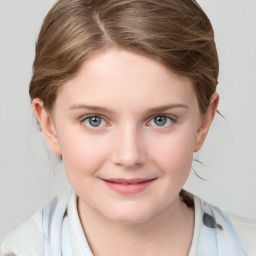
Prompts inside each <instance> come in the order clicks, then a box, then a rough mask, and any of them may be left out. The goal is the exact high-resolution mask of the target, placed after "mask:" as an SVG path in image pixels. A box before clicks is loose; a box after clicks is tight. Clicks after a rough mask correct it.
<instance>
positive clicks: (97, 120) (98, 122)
mask: <svg viewBox="0 0 256 256" xmlns="http://www.w3.org/2000/svg"><path fill="white" fill-rule="evenodd" d="M84 123H85V124H86V125H87V126H91V127H101V126H104V125H106V122H105V121H104V119H103V118H101V117H100V116H89V117H87V118H86V119H85V120H84Z"/></svg>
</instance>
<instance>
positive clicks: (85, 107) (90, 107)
mask: <svg viewBox="0 0 256 256" xmlns="http://www.w3.org/2000/svg"><path fill="white" fill-rule="evenodd" d="M75 109H88V110H92V111H99V112H108V113H112V111H111V110H109V109H107V108H104V107H100V106H93V105H86V104H73V105H71V106H70V107H69V108H68V110H75Z"/></svg>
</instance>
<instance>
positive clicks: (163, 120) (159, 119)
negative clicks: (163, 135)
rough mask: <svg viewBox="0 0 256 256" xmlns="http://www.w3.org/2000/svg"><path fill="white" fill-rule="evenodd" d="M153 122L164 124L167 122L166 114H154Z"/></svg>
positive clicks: (158, 124) (159, 124)
mask: <svg viewBox="0 0 256 256" xmlns="http://www.w3.org/2000/svg"><path fill="white" fill-rule="evenodd" d="M154 122H155V124H156V125H157V126H164V125H165V124H166V123H167V117H166V116H156V117H154Z"/></svg>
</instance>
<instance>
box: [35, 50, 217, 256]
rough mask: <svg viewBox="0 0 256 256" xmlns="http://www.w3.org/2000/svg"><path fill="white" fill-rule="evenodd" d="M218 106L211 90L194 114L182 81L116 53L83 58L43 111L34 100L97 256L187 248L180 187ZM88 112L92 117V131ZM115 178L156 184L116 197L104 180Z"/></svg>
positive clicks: (190, 220) (189, 217)
mask: <svg viewBox="0 0 256 256" xmlns="http://www.w3.org/2000/svg"><path fill="white" fill-rule="evenodd" d="M217 105H218V95H217V94H214V95H213V96H212V97H211V101H210V105H209V107H208V110H207V112H206V113H205V114H204V115H201V114H200V110H199V107H198V102H197V98H196V95H195V92H194V90H193V85H192V82H191V80H190V79H189V78H187V77H183V76H180V75H177V74H175V73H174V72H172V71H170V70H168V69H166V68H165V67H164V66H163V65H161V64H160V63H159V62H157V61H155V60H152V59H149V58H147V57H144V56H141V55H138V54H135V53H132V52H128V51H124V50H117V49H109V50H106V51H104V52H101V53H98V54H96V55H93V56H91V57H90V58H88V59H87V60H86V61H85V62H84V63H83V65H82V67H81V69H80V71H79V72H78V74H77V75H76V76H75V77H74V78H72V79H71V80H70V81H68V82H67V83H65V84H64V85H63V86H62V88H61V89H60V91H59V93H58V96H57V99H56V102H55V104H54V107H53V109H52V110H51V112H50V113H49V112H48V111H46V110H45V109H44V105H43V102H42V101H41V100H40V99H34V100H33V107H34V111H35V114H36V116H37V118H38V120H39V122H40V125H41V127H42V131H43V132H44V134H45V136H46V139H47V141H48V144H49V146H50V148H51V150H52V151H53V152H54V153H55V154H56V155H62V159H63V164H64V167H65V170H66V174H67V177H68V180H69V182H70V184H71V186H72V187H73V188H74V190H75V191H76V193H77V195H78V213H79V216H80V220H81V223H82V226H83V229H84V231H85V234H86V236H87V239H88V241H89V244H90V247H91V249H92V251H93V253H94V254H95V255H187V254H188V252H189V248H190V245H191V241H192V236H193V226H194V210H193V209H191V208H188V207H187V206H186V205H185V204H184V203H183V202H182V200H181V199H180V198H179V192H180V190H181V188H182V186H183V185H184V183H185V182H186V180H187V177H188V175H189V172H190V169H191V164H192V159H193V152H196V151H198V150H199V149H200V148H201V146H202V144H203V142H204V140H205V137H206V135H207V132H208V130H209V128H210V125H211V122H212V120H213V118H214V114H215V112H216V108H217ZM88 115H93V116H97V117H98V119H97V120H99V126H98V127H93V126H92V125H91V124H90V121H92V119H90V118H89V117H88ZM155 117H161V118H164V120H166V123H165V124H163V123H164V122H163V123H161V125H159V123H157V122H156V119H154V118H155ZM100 118H102V119H100ZM91 123H92V122H91ZM162 124H163V125H162ZM113 178H115V179H117V178H124V179H137V178H142V179H146V180H149V179H154V180H153V182H152V183H151V184H150V185H149V186H148V187H146V189H144V190H143V191H141V192H139V193H135V194H122V193H119V192H116V191H114V190H112V189H110V188H109V187H108V186H107V185H106V184H105V182H104V181H103V180H104V179H113ZM152 230H154V232H152ZM113 244H115V245H116V246H114V247H113V246H111V245H113ZM143 245H144V246H143ZM145 245H146V246H145ZM140 253H141V254H140Z"/></svg>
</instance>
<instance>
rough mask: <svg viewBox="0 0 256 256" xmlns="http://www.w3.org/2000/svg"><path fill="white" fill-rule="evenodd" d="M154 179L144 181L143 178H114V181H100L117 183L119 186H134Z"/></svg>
mask: <svg viewBox="0 0 256 256" xmlns="http://www.w3.org/2000/svg"><path fill="white" fill-rule="evenodd" d="M155 179H156V178H151V179H144V178H135V179H123V178H114V179H102V180H105V181H108V182H113V183H119V184H136V183H142V182H147V181H151V180H155Z"/></svg>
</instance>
